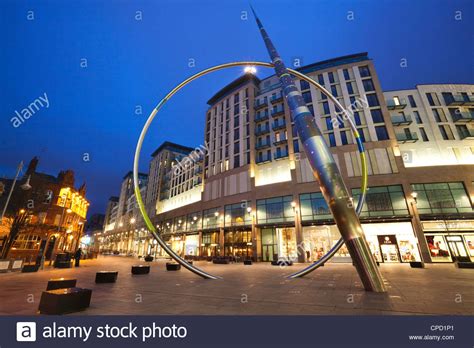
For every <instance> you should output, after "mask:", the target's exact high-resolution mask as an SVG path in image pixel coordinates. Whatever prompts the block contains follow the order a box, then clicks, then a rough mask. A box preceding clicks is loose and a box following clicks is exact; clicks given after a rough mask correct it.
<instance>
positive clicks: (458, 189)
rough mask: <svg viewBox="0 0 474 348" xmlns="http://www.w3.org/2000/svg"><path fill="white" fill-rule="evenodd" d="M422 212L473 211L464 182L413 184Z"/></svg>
mask: <svg viewBox="0 0 474 348" xmlns="http://www.w3.org/2000/svg"><path fill="white" fill-rule="evenodd" d="M411 186H412V190H413V191H414V192H417V194H418V196H417V202H416V206H417V209H418V212H419V213H420V214H439V213H448V214H449V213H471V212H473V211H474V210H473V209H472V206H471V202H470V200H469V197H468V195H467V192H466V189H465V188H464V185H463V183H462V182H449V183H433V184H413V185H411Z"/></svg>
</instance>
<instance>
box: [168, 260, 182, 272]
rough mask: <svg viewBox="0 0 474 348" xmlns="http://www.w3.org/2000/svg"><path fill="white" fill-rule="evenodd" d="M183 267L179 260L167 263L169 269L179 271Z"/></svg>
mask: <svg viewBox="0 0 474 348" xmlns="http://www.w3.org/2000/svg"><path fill="white" fill-rule="evenodd" d="M180 269H181V265H180V264H179V263H177V262H167V263H166V270H167V271H179V270H180Z"/></svg>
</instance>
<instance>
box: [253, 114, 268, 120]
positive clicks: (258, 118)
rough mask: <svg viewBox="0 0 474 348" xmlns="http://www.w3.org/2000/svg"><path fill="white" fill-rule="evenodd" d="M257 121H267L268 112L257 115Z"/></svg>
mask: <svg viewBox="0 0 474 348" xmlns="http://www.w3.org/2000/svg"><path fill="white" fill-rule="evenodd" d="M254 120H255V122H262V121H266V120H268V114H264V115H258V114H257V115H255V118H254Z"/></svg>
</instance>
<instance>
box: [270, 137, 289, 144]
mask: <svg viewBox="0 0 474 348" xmlns="http://www.w3.org/2000/svg"><path fill="white" fill-rule="evenodd" d="M287 142H288V138H280V140H276V139H275V140H274V141H273V145H281V144H285V143H287Z"/></svg>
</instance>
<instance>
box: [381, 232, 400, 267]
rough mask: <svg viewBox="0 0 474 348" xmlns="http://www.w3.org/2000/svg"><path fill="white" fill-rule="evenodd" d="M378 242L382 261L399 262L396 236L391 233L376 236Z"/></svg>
mask: <svg viewBox="0 0 474 348" xmlns="http://www.w3.org/2000/svg"><path fill="white" fill-rule="evenodd" d="M377 237H378V240H379V244H380V253H381V254H382V261H383V262H387V263H390V262H400V253H399V251H398V245H397V237H396V236H395V235H393V234H390V235H384V236H377Z"/></svg>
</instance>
